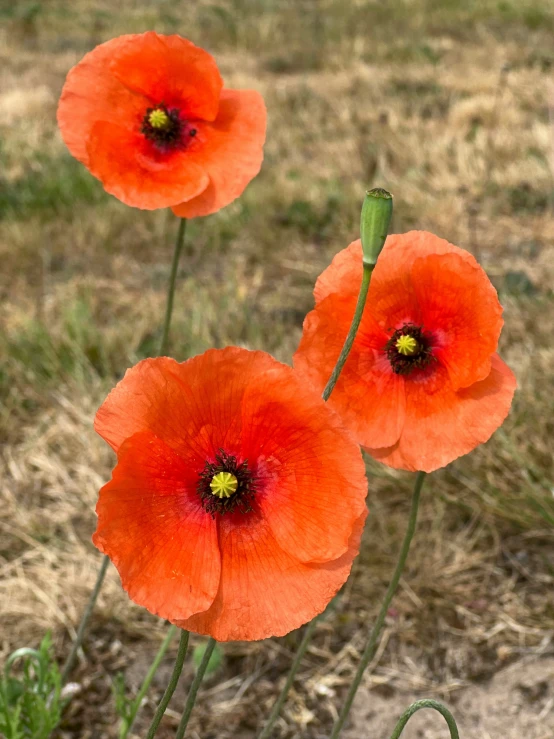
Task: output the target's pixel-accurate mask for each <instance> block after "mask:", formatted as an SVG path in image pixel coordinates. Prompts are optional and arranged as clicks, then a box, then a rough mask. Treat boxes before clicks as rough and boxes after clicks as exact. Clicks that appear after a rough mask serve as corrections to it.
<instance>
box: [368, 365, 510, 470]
mask: <svg viewBox="0 0 554 739" xmlns="http://www.w3.org/2000/svg"><path fill="white" fill-rule="evenodd" d="M515 389H516V379H515V377H514V374H513V372H512V371H511V370H510V368H509V367H508V366H507V365H506V364H505V363H504V362H503V361H502V360H501V359H500V357H499V356H498V355H497V354H493V356H492V368H491V371H490V374H489V376H488V377H486V378H485V379H484V380H481V381H480V382H476V383H474V384H473V385H471V386H470V387H468V388H464V389H462V390H458V391H455V390H454V389H453V388H452V385H451V382H450V379H449V376H448V372H447V370H446V368H444V367H442V366H441V365H437V367H436V368H435V370H434V371H433V373H432V374H430V375H429V376H428V377H427V378H426V379H422V380H421V381H417V380H411V379H410V380H407V381H406V421H405V424H404V428H403V431H402V435H401V437H400V440H399V441H398V442H397V443H396V444H395V445H394V446H390V447H388V448H380V449H376V448H368V449H367V451H368V452H369V453H370V454H371V455H372V456H373V457H375V459H378V460H379V461H381V462H384V463H385V464H387V465H389V466H390V467H396V468H399V469H405V470H412V471H414V472H415V471H416V470H422V471H424V472H433V470H436V469H439V467H444V466H445V465H447V464H449V463H450V462H452V461H453V460H454V459H456V458H457V457H460V456H461V455H462V454H467V453H468V452H470V451H472V449H475V447H477V446H478V445H479V444H483V443H484V442H485V441H487V440H488V439H489V438H490V437H491V436H492V434H493V433H494V432H495V431H496V429H497V428H498V427H499V426H501V425H502V423H503V421H504V419H505V418H506V416H507V415H508V411H509V410H510V405H511V403H512V398H513V395H514V392H515Z"/></svg>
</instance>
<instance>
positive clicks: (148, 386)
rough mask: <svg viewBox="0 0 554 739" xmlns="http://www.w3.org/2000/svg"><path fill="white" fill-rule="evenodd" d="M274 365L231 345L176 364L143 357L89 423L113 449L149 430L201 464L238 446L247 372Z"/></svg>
mask: <svg viewBox="0 0 554 739" xmlns="http://www.w3.org/2000/svg"><path fill="white" fill-rule="evenodd" d="M275 365H278V366H282V365H279V363H278V362H276V360H274V359H273V358H272V357H270V356H269V355H268V354H265V353H264V352H249V351H246V350H244V349H239V348H237V347H227V348H226V349H221V350H218V349H211V350H209V351H207V352H205V353H204V354H202V355H200V356H197V357H194V358H192V359H189V360H188V361H186V362H181V363H180V362H176V361H175V360H174V359H170V358H169V357H158V358H156V359H144V360H143V361H142V362H139V363H138V364H137V365H135V366H134V367H132V368H131V369H129V370H127V372H126V373H125V376H124V378H123V379H122V380H121V381H120V382H118V384H117V385H116V387H115V388H114V389H113V390H112V391H111V393H110V394H109V395H108V397H107V398H106V400H105V401H104V403H103V404H102V406H101V407H100V408H99V410H98V412H97V414H96V418H95V421H94V428H95V430H96V432H97V433H98V434H100V436H101V437H102V438H103V439H104V440H105V441H107V442H108V444H109V445H110V446H111V447H112V448H113V449H114V450H115V451H117V449H118V447H119V446H120V445H121V444H122V443H123V441H124V440H125V439H127V438H129V437H130V436H132V435H133V434H136V433H138V432H140V431H150V432H152V433H153V434H155V435H156V436H158V437H159V438H160V439H162V440H163V441H165V442H166V443H167V444H168V445H169V446H171V447H172V448H174V449H175V450H176V451H178V452H179V454H181V456H186V455H187V454H188V453H194V454H195V455H196V457H197V459H198V464H199V465H200V469H201V468H202V467H203V466H204V463H205V461H206V454H208V453H210V454H214V453H215V452H216V451H217V450H218V449H219V448H221V447H226V451H227V452H229V453H232V452H237V451H239V448H237V447H238V446H240V441H237V439H240V424H241V403H242V398H243V396H244V392H245V389H246V387H247V385H248V384H249V383H250V382H252V379H253V376H254V377H255V376H256V375H257V373H258V372H260V373H261V372H264V371H265V370H267V369H269V368H271V367H274V366H275ZM229 447H232V448H229Z"/></svg>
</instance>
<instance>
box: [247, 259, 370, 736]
mask: <svg viewBox="0 0 554 739" xmlns="http://www.w3.org/2000/svg"><path fill="white" fill-rule="evenodd" d="M374 266H375V265H372V264H366V262H363V274H362V284H361V286H360V292H359V293H358V300H357V302H356V310H355V311H354V316H353V318H352V323H351V324H350V328H349V329H348V334H347V336H346V339H345V341H344V344H343V347H342V349H341V353H340V354H339V357H338V359H337V363H336V364H335V367H334V369H333V372H332V373H331V377H330V378H329V381H328V382H327V385H326V386H325V389H324V391H323V395H322V397H323V400H325V401H327V400H329V396H330V395H331V393H332V392H333V390H334V388H335V385H336V384H337V380H338V379H339V376H340V373H341V372H342V370H343V367H344V365H345V364H346V360H347V359H348V355H349V354H350V350H351V349H352V345H353V344H354V339H355V338H356V333H357V332H358V328H359V326H360V322H361V320H362V315H363V312H364V308H365V304H366V300H367V293H368V290H369V283H370V281H371V274H372V272H373V268H374ZM318 618H319V617H316V618H314V619H312V621H310V623H309V624H308V627H307V629H306V633H305V634H304V638H303V639H302V641H301V642H300V646H299V647H298V652H297V653H296V656H295V658H294V662H293V663H292V665H291V668H290V670H289V674H288V676H287V681H286V683H285V685H284V686H283V689H282V690H281V692H280V693H279V697H278V698H277V700H276V701H275V704H274V706H273V708H272V709H271V714H270V715H269V719H268V720H267V724H266V725H265V727H264V729H263V730H262V732H261V734H260V735H259V737H258V739H267V738H268V737H269V735H270V732H271V729H272V728H273V725H274V724H275V721H277V718H278V717H279V713H280V712H281V708H282V707H283V704H284V702H285V700H286V698H287V695H288V693H289V690H290V689H291V687H292V684H293V682H294V678H295V677H296V673H297V672H298V668H299V667H300V663H301V661H302V657H303V656H304V654H305V653H306V649H307V648H308V644H309V643H310V639H311V638H312V635H313V633H314V630H315V626H316V623H317V620H318Z"/></svg>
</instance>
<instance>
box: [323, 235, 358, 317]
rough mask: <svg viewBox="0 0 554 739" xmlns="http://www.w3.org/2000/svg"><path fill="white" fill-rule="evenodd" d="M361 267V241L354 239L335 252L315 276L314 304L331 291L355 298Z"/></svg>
mask: <svg viewBox="0 0 554 739" xmlns="http://www.w3.org/2000/svg"><path fill="white" fill-rule="evenodd" d="M362 269H363V266H362V242H361V240H360V239H356V241H353V242H352V243H351V244H350V245H349V246H347V247H346V249H341V251H339V253H338V254H335V256H334V257H333V261H332V262H331V264H330V265H329V266H328V267H327V269H324V270H323V272H322V273H321V274H320V275H319V277H318V278H317V281H316V283H315V288H314V298H315V302H316V305H317V304H318V303H321V301H322V300H324V299H325V298H326V297H327V296H328V295H331V294H332V293H340V294H341V295H342V296H343V297H344V298H346V297H349V296H350V297H354V298H357V297H358V293H359V292H360V286H361V284H362Z"/></svg>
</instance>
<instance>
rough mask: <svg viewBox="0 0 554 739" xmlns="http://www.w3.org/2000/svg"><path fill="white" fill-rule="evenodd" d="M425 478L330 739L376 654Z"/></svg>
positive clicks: (420, 480)
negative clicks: (396, 560)
mask: <svg viewBox="0 0 554 739" xmlns="http://www.w3.org/2000/svg"><path fill="white" fill-rule="evenodd" d="M424 480H425V472H418V473H417V477H416V481H415V485H414V492H413V495H412V506H411V509H410V517H409V519H408V528H407V530H406V534H405V536H404V541H403V542H402V548H401V550H400V554H399V556H398V562H397V563H396V568H395V570H394V574H393V576H392V579H391V581H390V584H389V587H388V588H387V592H386V595H385V599H384V601H383V604H382V606H381V610H380V611H379V615H378V616H377V620H376V621H375V625H374V626H373V629H372V630H371V633H370V635H369V639H368V641H367V644H366V647H365V649H364V653H363V655H362V659H361V661H360V664H359V665H358V670H357V672H356V676H355V678H354V680H353V682H352V684H351V686H350V688H349V690H348V695H347V696H346V701H345V703H344V706H343V707H342V709H341V712H340V713H339V716H338V718H337V720H336V722H335V725H334V726H333V731H332V733H331V737H330V739H337V737H338V736H339V734H340V732H341V729H342V727H343V724H344V722H345V721H346V718H347V716H348V714H349V712H350V708H351V707H352V702H353V700H354V696H355V695H356V692H357V690H358V688H359V687H360V683H361V681H362V677H363V674H364V672H365V669H366V667H367V666H368V664H369V663H370V661H371V660H372V659H373V657H374V655H375V652H376V649H377V640H378V638H379V635H380V634H381V629H382V628H383V624H384V623H385V618H386V615H387V611H388V610H389V606H390V604H391V601H392V599H393V597H394V594H395V593H396V589H397V588H398V583H399V582H400V577H401V576H402V571H403V570H404V565H405V564H406V559H407V558H408V552H409V551H410V544H411V543H412V539H413V536H414V532H415V528H416V522H417V511H418V508H419V497H420V493H421V488H422V486H423V481H424Z"/></svg>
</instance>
